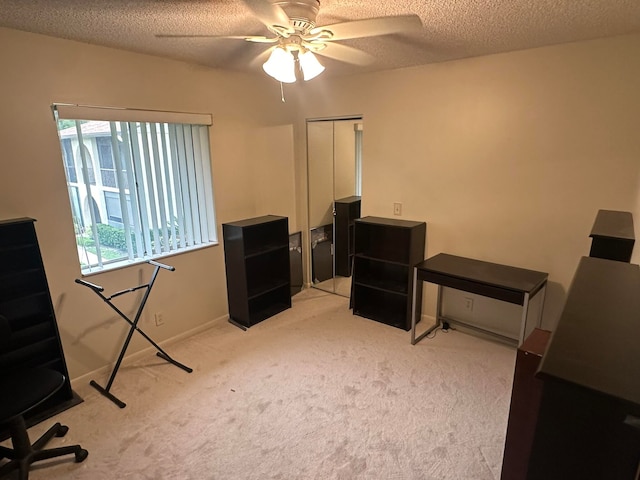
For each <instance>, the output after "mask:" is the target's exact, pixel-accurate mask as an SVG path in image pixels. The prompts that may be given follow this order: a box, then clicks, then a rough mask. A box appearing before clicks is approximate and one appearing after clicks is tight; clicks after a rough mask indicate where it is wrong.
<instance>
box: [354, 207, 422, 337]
mask: <svg viewBox="0 0 640 480" xmlns="http://www.w3.org/2000/svg"><path fill="white" fill-rule="evenodd" d="M426 232H427V224H426V223H425V222H414V221H409V220H395V219H390V218H380V217H364V218H361V219H358V220H356V221H355V250H354V252H355V253H354V267H353V287H352V299H351V301H352V305H353V313H354V314H355V315H360V316H362V317H365V318H369V319H371V320H376V321H378V322H382V323H386V324H387V325H392V326H394V327H398V328H402V329H404V330H407V331H408V330H410V329H411V301H412V291H413V267H414V266H415V265H417V264H418V263H420V262H421V261H422V260H423V259H424V251H425V241H426Z"/></svg>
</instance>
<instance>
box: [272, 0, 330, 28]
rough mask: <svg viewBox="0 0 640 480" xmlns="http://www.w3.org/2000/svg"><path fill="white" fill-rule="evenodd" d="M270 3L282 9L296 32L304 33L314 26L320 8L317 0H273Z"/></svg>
mask: <svg viewBox="0 0 640 480" xmlns="http://www.w3.org/2000/svg"><path fill="white" fill-rule="evenodd" d="M272 3H273V4H274V5H278V6H279V7H280V8H282V10H284V12H285V13H286V14H287V16H288V17H289V19H290V20H291V27H293V29H294V30H295V31H296V32H299V33H301V34H305V33H307V32H309V30H311V29H312V28H314V27H315V26H316V17H317V15H318V10H320V1H319V0H290V1H280V0H275V1H273V2H272Z"/></svg>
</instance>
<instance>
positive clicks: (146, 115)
mask: <svg viewBox="0 0 640 480" xmlns="http://www.w3.org/2000/svg"><path fill="white" fill-rule="evenodd" d="M53 108H54V112H55V114H56V115H57V120H58V136H59V137H60V147H61V151H62V158H63V161H64V169H65V173H66V176H67V186H68V189H69V192H70V196H69V198H70V201H71V211H72V214H73V222H74V228H75V238H76V244H77V248H78V256H79V259H80V265H81V270H82V273H83V274H87V273H91V272H98V271H102V270H105V269H109V268H115V267H120V266H123V265H129V264H132V263H137V262H140V261H145V260H147V259H151V258H159V257H162V256H166V255H170V254H173V253H178V252H182V251H187V250H190V249H193V248H200V247H202V246H206V245H211V244H215V243H217V234H216V228H215V215H214V209H213V189H212V181H211V161H210V157H209V130H208V128H209V125H211V116H209V115H199V114H176V113H166V114H165V113H163V112H144V111H138V110H124V109H101V108H97V107H79V106H71V105H54V107H53ZM81 119H82V120H81ZM87 119H89V120H87ZM80 146H82V148H80ZM72 152H75V156H74V155H73V154H72ZM94 172H96V174H97V178H96V174H94ZM98 172H99V173H98ZM96 180H97V181H96ZM103 221H104V222H105V223H103Z"/></svg>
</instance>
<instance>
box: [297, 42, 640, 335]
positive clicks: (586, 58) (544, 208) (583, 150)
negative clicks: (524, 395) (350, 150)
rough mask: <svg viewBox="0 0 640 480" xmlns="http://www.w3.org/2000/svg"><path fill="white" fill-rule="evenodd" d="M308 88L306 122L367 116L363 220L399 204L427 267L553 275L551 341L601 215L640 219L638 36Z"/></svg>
mask: <svg viewBox="0 0 640 480" xmlns="http://www.w3.org/2000/svg"><path fill="white" fill-rule="evenodd" d="M314 82H315V83H314ZM314 82H310V83H309V84H308V85H303V86H301V87H300V88H299V91H298V94H299V96H300V105H301V107H300V108H301V114H300V116H301V117H324V116H334V115H347V114H356V113H363V114H364V124H365V127H366V128H365V133H364V155H363V193H362V198H363V200H362V202H363V203H362V207H363V215H377V216H386V217H392V216H393V209H392V206H393V202H396V201H399V202H402V203H403V210H402V211H403V215H402V217H401V218H406V219H410V220H423V221H426V222H427V225H428V226H427V252H426V256H432V255H435V254H437V253H439V252H447V253H451V254H457V255H462V256H468V257H474V258H479V259H484V260H487V261H491V262H497V263H505V264H509V265H514V266H519V267H524V268H529V269H534V270H540V271H545V272H548V273H549V280H550V282H551V283H550V288H549V290H548V293H547V302H546V306H545V319H544V323H543V326H545V327H547V328H553V327H554V326H555V323H556V322H557V319H558V317H559V314H560V312H561V309H562V306H563V304H564V300H565V296H566V290H567V289H568V287H569V284H570V281H571V279H572V277H573V274H574V271H575V268H576V266H577V263H578V260H579V258H580V256H582V255H588V252H589V245H590V239H589V237H588V235H589V233H590V230H591V227H592V225H593V220H594V219H595V215H596V213H597V210H598V209H601V208H603V209H612V210H631V211H634V210H635V212H636V213H638V203H639V200H638V178H639V177H638V173H639V168H640V137H639V136H638V133H637V132H638V125H639V124H640V89H638V87H637V86H638V85H640V36H638V35H633V36H625V37H618V38H611V39H605V40H596V41H590V42H580V43H573V44H566V45H561V46H553V47H546V48H539V49H533V50H527V51H520V52H513V53H507V54H500V55H492V56H486V57H480V58H471V59H466V60H460V61H454V62H447V63H442V64H436V65H430V66H423V67H415V68H409V69H403V70H396V71H387V72H379V73H376V74H368V75H361V76H355V77H347V78H343V79H335V80H331V79H330V78H325V79H323V78H322V76H320V77H318V78H317V79H316V80H314ZM299 161H300V162H302V159H299ZM302 200H303V199H300V201H302ZM638 223H640V217H638V216H637V215H636V224H638ZM636 251H637V249H636ZM636 258H637V254H636ZM426 292H427V293H426V295H427V298H428V300H427V308H426V313H428V314H433V313H434V312H435V300H434V299H435V291H434V289H433V288H428V289H427V291H426Z"/></svg>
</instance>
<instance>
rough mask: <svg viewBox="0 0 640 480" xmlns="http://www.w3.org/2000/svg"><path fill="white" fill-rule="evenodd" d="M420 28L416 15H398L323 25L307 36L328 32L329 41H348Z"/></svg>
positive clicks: (420, 23) (420, 24)
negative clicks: (331, 34) (329, 33)
mask: <svg viewBox="0 0 640 480" xmlns="http://www.w3.org/2000/svg"><path fill="white" fill-rule="evenodd" d="M420 28H422V21H421V20H420V17H419V16H418V15H400V16H397V17H377V18H368V19H365V20H354V21H352V22H343V23H334V24H333V25H324V26H322V27H316V28H314V29H312V30H311V31H310V32H309V34H308V35H307V36H313V35H315V34H318V33H320V32H322V31H323V30H329V31H330V32H331V33H333V36H332V37H331V38H330V40H332V41H333V40H348V39H350V38H363V37H373V36H376V35H389V34H391V33H403V32H407V31H411V30H417V29H420Z"/></svg>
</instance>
